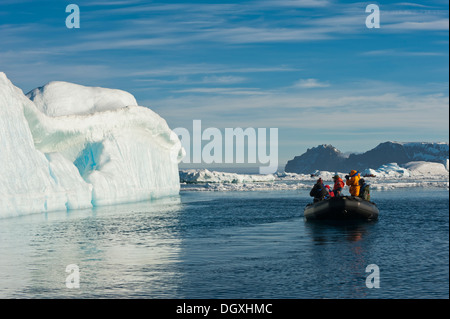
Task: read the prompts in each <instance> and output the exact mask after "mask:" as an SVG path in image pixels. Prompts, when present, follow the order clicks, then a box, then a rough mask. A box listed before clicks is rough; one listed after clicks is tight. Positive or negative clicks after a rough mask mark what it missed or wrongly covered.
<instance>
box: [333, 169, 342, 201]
mask: <svg viewBox="0 0 450 319" xmlns="http://www.w3.org/2000/svg"><path fill="white" fill-rule="evenodd" d="M333 180H334V186H333V193H334V196H335V197H338V196H341V193H342V189H343V188H344V187H345V183H344V181H343V180H342V178H340V177H339V175H338V174H336V175H334V176H333Z"/></svg>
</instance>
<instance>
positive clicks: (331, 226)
mask: <svg viewBox="0 0 450 319" xmlns="http://www.w3.org/2000/svg"><path fill="white" fill-rule="evenodd" d="M375 223H376V221H370V222H366V221H352V222H348V221H325V220H321V221H306V222H305V228H306V230H307V232H308V234H309V235H310V236H311V238H312V240H313V242H314V243H315V244H317V245H325V244H330V243H334V242H338V241H342V239H345V240H348V241H352V242H356V241H360V240H362V239H363V238H364V236H366V235H367V234H368V232H370V228H371V227H372V226H373V225H374V224H375Z"/></svg>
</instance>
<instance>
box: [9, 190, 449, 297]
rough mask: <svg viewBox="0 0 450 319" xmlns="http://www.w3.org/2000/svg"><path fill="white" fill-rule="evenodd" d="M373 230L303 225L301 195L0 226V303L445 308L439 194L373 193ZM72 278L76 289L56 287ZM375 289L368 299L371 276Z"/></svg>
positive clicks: (174, 203)
mask: <svg viewBox="0 0 450 319" xmlns="http://www.w3.org/2000/svg"><path fill="white" fill-rule="evenodd" d="M372 197H373V200H374V201H375V202H376V203H377V204H378V206H379V209H380V219H379V220H378V221H377V222H370V223H369V222H367V223H365V222H364V223H357V224H330V223H323V222H321V223H317V222H305V220H304V219H303V207H304V206H305V205H306V204H307V203H308V202H309V201H310V199H309V196H308V192H307V191H306V190H303V191H264V192H182V193H181V195H180V197H179V198H172V199H167V200H162V201H156V202H151V203H150V202H149V203H138V204H132V205H123V206H113V207H103V208H98V209H94V210H86V211H72V212H69V213H58V212H55V213H50V214H36V215H31V216H23V217H18V218H9V219H2V220H1V221H0V256H1V258H0V297H2V298H73V297H75V298H227V299H228V298H270V299H279V298H346V299H347V298H358V299H359V298H394V299H396V298H421V299H422V298H448V297H449V193H448V190H447V189H440V188H433V189H431V188H430V189H425V188H409V189H397V190H392V191H378V192H376V191H374V192H373V194H372ZM70 264H76V265H77V266H78V267H79V270H80V273H79V279H80V280H79V281H80V287H79V288H68V287H67V286H66V284H65V281H66V278H67V276H68V274H69V273H66V271H65V270H66V266H67V265H70ZM371 264H375V265H376V266H377V267H378V269H379V284H380V286H379V288H368V287H367V286H366V278H367V277H368V276H369V275H370V274H371V273H370V272H366V267H367V266H368V265H371Z"/></svg>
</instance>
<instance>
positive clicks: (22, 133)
mask: <svg viewBox="0 0 450 319" xmlns="http://www.w3.org/2000/svg"><path fill="white" fill-rule="evenodd" d="M184 154H185V151H184V149H183V148H182V146H181V142H180V140H179V139H178V136H177V135H176V134H175V133H174V132H173V131H172V130H171V129H170V128H169V126H168V125H167V123H166V121H165V120H164V119H163V118H161V117H160V116H159V115H158V114H156V113H155V112H153V111H152V110H150V109H149V108H146V107H143V106H139V105H138V104H137V102H136V99H135V98H134V97H133V96H132V95H131V94H130V93H128V92H125V91H121V90H114V89H106V88H98V87H95V88H94V87H84V86H81V85H77V84H72V83H67V82H50V83H49V84H47V85H45V86H43V87H40V88H37V89H34V90H32V91H31V92H30V93H28V94H27V95H24V94H23V92H22V90H20V89H19V88H17V87H16V86H14V85H13V84H12V83H11V81H10V80H9V79H8V78H7V77H6V75H5V74H4V73H1V72H0V165H1V166H2V167H3V171H2V174H0V194H1V200H0V217H4V216H11V215H20V214H26V213H34V212H47V211H54V210H68V209H81V208H89V207H92V206H100V205H111V204H119V203H127V202H136V201H142V200H148V199H153V198H159V197H165V196H172V195H177V194H179V191H180V184H179V173H178V163H179V162H180V161H181V159H182V157H183V156H184Z"/></svg>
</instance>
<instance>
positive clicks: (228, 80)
mask: <svg viewBox="0 0 450 319" xmlns="http://www.w3.org/2000/svg"><path fill="white" fill-rule="evenodd" d="M245 80H246V79H245V78H244V77H242V76H233V75H224V76H217V75H211V76H205V77H203V83H208V84H235V83H242V82H244V81H245Z"/></svg>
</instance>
